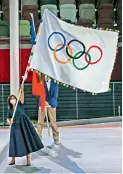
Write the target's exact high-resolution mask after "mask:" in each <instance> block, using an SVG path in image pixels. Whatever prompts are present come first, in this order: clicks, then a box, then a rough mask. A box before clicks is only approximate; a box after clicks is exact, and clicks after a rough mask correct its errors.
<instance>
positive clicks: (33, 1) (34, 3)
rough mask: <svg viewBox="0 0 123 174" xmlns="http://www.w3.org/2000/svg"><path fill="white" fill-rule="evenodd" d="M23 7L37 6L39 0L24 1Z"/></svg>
mask: <svg viewBox="0 0 123 174" xmlns="http://www.w3.org/2000/svg"><path fill="white" fill-rule="evenodd" d="M22 5H37V0H22Z"/></svg>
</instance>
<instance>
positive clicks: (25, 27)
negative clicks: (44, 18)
mask: <svg viewBox="0 0 123 174" xmlns="http://www.w3.org/2000/svg"><path fill="white" fill-rule="evenodd" d="M20 36H29V37H30V22H29V21H27V20H20Z"/></svg>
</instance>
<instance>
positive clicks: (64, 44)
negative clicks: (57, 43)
mask: <svg viewBox="0 0 123 174" xmlns="http://www.w3.org/2000/svg"><path fill="white" fill-rule="evenodd" d="M54 34H59V35H60V36H62V38H63V40H64V43H63V46H61V48H59V49H57V50H56V51H61V50H62V49H63V48H64V47H65V46H66V39H65V37H64V35H63V34H62V33H60V32H53V33H52V34H51V35H50V36H49V38H48V46H49V48H50V49H51V50H52V51H54V49H53V48H52V47H51V46H50V39H51V37H52V36H53V35H54Z"/></svg>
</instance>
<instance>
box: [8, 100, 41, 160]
mask: <svg viewBox="0 0 123 174" xmlns="http://www.w3.org/2000/svg"><path fill="white" fill-rule="evenodd" d="M12 114H13V111H12V109H9V111H8V118H12ZM43 147H44V146H43V144H42V142H41V140H40V138H39V136H38V134H37V132H36V130H35V128H34V127H33V125H32V123H31V121H30V120H29V119H28V117H27V116H26V114H25V112H24V106H23V104H22V103H21V102H19V103H18V106H17V110H16V112H15V117H14V120H13V124H12V126H11V132H10V143H9V157H22V156H26V155H28V154H30V153H32V152H35V151H38V150H40V149H42V148H43Z"/></svg>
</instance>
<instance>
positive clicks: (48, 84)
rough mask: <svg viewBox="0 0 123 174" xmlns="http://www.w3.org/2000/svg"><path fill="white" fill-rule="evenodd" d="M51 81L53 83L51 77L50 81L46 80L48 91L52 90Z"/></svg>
mask: <svg viewBox="0 0 123 174" xmlns="http://www.w3.org/2000/svg"><path fill="white" fill-rule="evenodd" d="M50 83H51V79H49V80H48V81H46V84H47V89H48V91H49V90H50Z"/></svg>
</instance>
